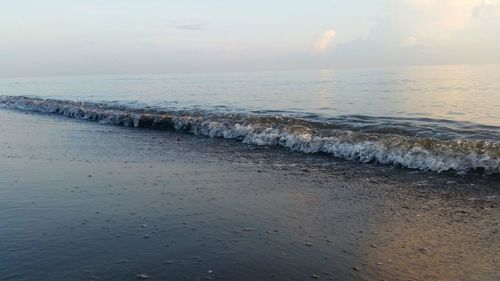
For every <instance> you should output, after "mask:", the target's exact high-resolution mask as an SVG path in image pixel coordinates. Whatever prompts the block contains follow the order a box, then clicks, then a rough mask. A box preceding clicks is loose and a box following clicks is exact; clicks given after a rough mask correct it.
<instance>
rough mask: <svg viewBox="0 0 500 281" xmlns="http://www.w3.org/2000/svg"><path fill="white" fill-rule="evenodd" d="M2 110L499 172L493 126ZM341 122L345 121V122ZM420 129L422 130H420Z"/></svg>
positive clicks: (101, 108)
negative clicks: (454, 133)
mask: <svg viewBox="0 0 500 281" xmlns="http://www.w3.org/2000/svg"><path fill="white" fill-rule="evenodd" d="M0 104H1V105H2V106H3V107H6V108H12V109H18V110H26V111H33V112H42V113H53V114H59V115H64V116H68V117H72V118H76V119H81V120H89V121H95V122H100V123H104V124H113V125H120V126H127V127H137V128H151V129H159V130H175V131H183V132H189V133H192V134H196V135H203V136H208V137H214V138H228V139H237V140H240V141H242V142H243V143H248V144H256V145H269V146H280V147H283V148H288V149H290V150H295V151H302V152H305V153H317V152H322V153H328V154H331V155H333V156H335V157H339V158H343V159H348V160H354V161H359V162H363V163H369V162H374V163H379V164H387V165H397V166H402V167H405V168H411V169H419V170H429V171H435V172H443V171H449V170H453V171H456V172H458V173H466V172H471V171H479V172H484V173H487V174H496V173H499V172H500V141H499V140H498V135H496V132H497V131H496V128H493V131H490V135H492V137H491V138H490V139H465V138H450V137H448V138H441V139H439V138H432V137H421V136H422V135H423V136H425V134H420V135H419V134H416V133H411V130H410V131H404V130H399V129H398V128H395V127H392V128H390V127H387V128H384V130H380V131H376V130H375V131H374V130H367V129H363V128H361V129H359V128H358V129H355V127H356V126H353V125H352V123H351V124H350V125H349V126H347V125H342V122H337V123H335V121H331V120H330V121H329V122H321V121H318V120H316V121H311V120H307V119H306V118H298V117H292V116H283V115H276V114H257V113H252V114H248V113H247V114H244V113H227V112H226V113H217V112H209V111H195V110H170V111H167V110H161V109H158V108H150V107H142V108H139V107H129V106H126V105H123V104H120V103H113V102H110V103H94V102H76V101H65V100H53V99H39V98H31V97H18V96H0ZM359 118H361V117H358V119H359ZM344 123H345V122H344ZM424 131H425V130H424Z"/></svg>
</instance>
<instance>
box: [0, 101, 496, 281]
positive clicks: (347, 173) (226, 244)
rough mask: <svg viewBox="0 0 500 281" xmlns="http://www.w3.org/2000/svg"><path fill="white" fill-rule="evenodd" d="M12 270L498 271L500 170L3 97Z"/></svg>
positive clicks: (403, 275)
mask: <svg viewBox="0 0 500 281" xmlns="http://www.w3.org/2000/svg"><path fill="white" fill-rule="evenodd" d="M0 131H1V133H0V253H1V254H0V279H1V280H137V279H148V280H314V279H318V280H464V281H465V280H468V281H470V280H499V279H500V256H499V253H500V239H499V237H500V234H499V228H500V226H499V222H500V209H499V208H500V198H499V196H500V184H499V183H500V180H499V178H498V176H482V175H468V176H460V175H457V174H454V173H449V174H446V173H441V174H438V173H434V172H421V171H414V170H408V169H399V168H394V167H391V166H379V165H375V164H358V163H353V162H349V161H344V160H339V159H336V158H334V157H332V156H329V155H323V154H305V153H301V152H290V151H287V150H285V149H277V148H273V147H264V146H256V145H247V144H242V143H240V142H237V141H235V140H230V139H218V138H206V137H201V136H194V135H189V134H182V133H174V132H162V131H154V130H149V129H135V128H125V127H116V126H111V125H102V124H98V123H94V122H86V121H79V120H74V119H69V118H66V117H61V116H55V115H39V114H32V113H24V112H20V111H12V110H6V109H0Z"/></svg>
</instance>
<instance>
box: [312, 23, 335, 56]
mask: <svg viewBox="0 0 500 281" xmlns="http://www.w3.org/2000/svg"><path fill="white" fill-rule="evenodd" d="M336 34H337V31H335V30H334V29H329V30H326V31H325V32H324V33H323V35H321V37H320V38H319V39H318V40H317V41H316V42H315V43H314V46H313V51H315V52H317V53H321V52H324V51H325V50H326V49H327V48H328V47H329V46H330V44H331V43H332V41H333V38H335V35H336Z"/></svg>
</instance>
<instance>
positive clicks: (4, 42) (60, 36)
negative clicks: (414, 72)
mask: <svg viewBox="0 0 500 281" xmlns="http://www.w3.org/2000/svg"><path fill="white" fill-rule="evenodd" d="M0 4H1V9H0V76H4V77H5V76H34V75H73V74H109V73H116V74H123V73H159V72H192V71H253V70H269V69H302V68H330V67H352V66H386V65H408V64H449V63H457V64H464V63H492V62H493V63H500V55H499V52H498V51H497V50H499V49H500V0H364V1H362V0H359V1H335V0H330V1H327V0H314V1H313V0H304V1H298V0H287V1H285V0H283V1H279V0H275V1H270V0H267V1H264V0H253V1H235V0H233V1H229V0H212V1H210V0H183V1H159V0H142V1H139V0H134V1H132V0H107V1H102V0H101V1H78V0H71V1H69V0H44V1H25V0H16V1H7V0H0Z"/></svg>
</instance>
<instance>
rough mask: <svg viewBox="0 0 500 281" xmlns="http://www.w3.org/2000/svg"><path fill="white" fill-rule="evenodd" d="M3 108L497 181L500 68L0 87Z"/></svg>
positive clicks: (112, 78) (6, 83)
mask: <svg viewBox="0 0 500 281" xmlns="http://www.w3.org/2000/svg"><path fill="white" fill-rule="evenodd" d="M0 104H2V106H4V107H8V108H15V109H21V110H30V111H37V112H45V113H56V114H62V115H66V116H70V117H74V118H78V119H85V120H92V121H98V122H101V123H107V124H114V125H123V126H134V127H144V128H152V129H162V130H176V131H185V132H187V133H193V134H198V135H205V136H208V137H220V138H233V139H237V140H240V141H242V142H244V143H249V144H257V145H270V146H278V147H283V148H285V149H290V150H296V151H302V152H304V153H317V152H321V153H327V154H331V155H332V157H339V158H344V159H348V160H353V161H359V162H374V163H378V164H387V165H394V166H401V167H404V168H411V169H420V170H430V171H436V172H443V171H449V170H452V171H456V172H459V173H468V172H480V173H486V174H492V173H499V172H500V66H499V65H486V66H484V65H483V66H415V67H393V68H379V69H340V70H338V69H330V70H307V71H275V72H253V73H215V74H214V73H212V74H161V75H160V74H156V75H107V76H72V77H69V76H68V77H46V78H9V79H0Z"/></svg>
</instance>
